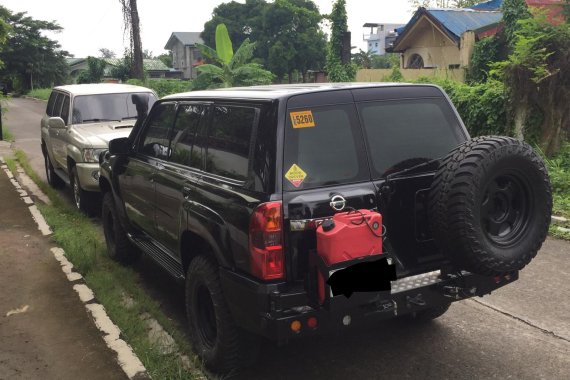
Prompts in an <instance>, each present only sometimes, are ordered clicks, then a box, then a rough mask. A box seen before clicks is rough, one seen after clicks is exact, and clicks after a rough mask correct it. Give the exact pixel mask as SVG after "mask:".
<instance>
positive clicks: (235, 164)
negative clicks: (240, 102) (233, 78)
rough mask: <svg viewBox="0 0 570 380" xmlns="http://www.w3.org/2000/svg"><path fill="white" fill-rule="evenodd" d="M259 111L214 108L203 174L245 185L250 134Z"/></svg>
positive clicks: (222, 107)
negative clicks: (233, 180)
mask: <svg viewBox="0 0 570 380" xmlns="http://www.w3.org/2000/svg"><path fill="white" fill-rule="evenodd" d="M258 113H259V110H258V109H256V108H249V107H236V106H216V107H214V115H213V119H212V125H211V126H210V129H209V131H208V150H207V157H206V170H208V171H209V172H210V173H213V174H218V175H221V176H224V177H228V178H232V179H236V180H240V181H245V180H247V178H248V171H249V157H250V152H249V151H250V146H251V145H250V142H251V131H252V129H253V126H254V124H255V122H256V120H257V115H258Z"/></svg>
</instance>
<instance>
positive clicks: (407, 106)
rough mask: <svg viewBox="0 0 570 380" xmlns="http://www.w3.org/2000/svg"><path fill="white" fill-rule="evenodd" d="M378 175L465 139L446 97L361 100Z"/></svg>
mask: <svg viewBox="0 0 570 380" xmlns="http://www.w3.org/2000/svg"><path fill="white" fill-rule="evenodd" d="M358 111H359V114H360V117H361V120H362V124H363V126H364V134H365V140H366V143H367V148H368V151H369V152H370V160H371V171H372V176H373V177H374V178H380V177H384V176H386V175H388V174H390V173H391V172H395V171H399V170H401V169H405V168H408V167H411V166H414V165H417V164H420V163H422V162H425V161H428V160H430V159H434V158H438V157H441V156H444V155H445V154H447V153H448V152H449V151H450V150H452V149H453V148H455V147H456V146H457V145H459V144H460V143H462V142H463V141H464V140H465V136H463V134H462V133H461V127H460V125H459V121H458V120H457V117H456V116H455V114H454V113H453V111H452V109H451V107H450V106H449V104H448V102H447V101H446V100H445V99H443V98H439V99H437V98H428V99H413V100H397V101H380V102H366V103H360V104H358Z"/></svg>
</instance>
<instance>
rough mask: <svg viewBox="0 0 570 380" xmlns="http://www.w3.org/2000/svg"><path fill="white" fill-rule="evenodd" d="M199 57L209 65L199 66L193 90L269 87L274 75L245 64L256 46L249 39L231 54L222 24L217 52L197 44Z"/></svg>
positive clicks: (255, 65)
mask: <svg viewBox="0 0 570 380" xmlns="http://www.w3.org/2000/svg"><path fill="white" fill-rule="evenodd" d="M196 46H197V47H198V49H199V50H200V52H201V53H202V55H203V56H204V57H205V58H206V59H208V60H209V61H210V62H212V63H207V64H203V65H200V66H198V72H199V75H198V77H197V78H196V79H195V80H194V82H193V83H192V89H193V90H200V89H205V88H218V87H233V86H251V85H256V84H269V83H271V81H272V80H273V74H271V73H270V72H269V71H267V70H264V69H263V68H262V66H261V65H259V64H257V63H248V62H249V61H250V60H251V58H252V57H253V51H254V49H255V43H251V42H249V39H246V40H245V41H243V43H242V44H241V46H240V47H239V48H238V49H237V50H236V52H235V54H234V52H233V47H232V41H231V40H230V37H229V34H228V29H227V28H226V26H225V25H224V24H220V25H218V27H217V28H216V49H215V50H214V49H212V48H210V47H208V46H206V45H203V44H196Z"/></svg>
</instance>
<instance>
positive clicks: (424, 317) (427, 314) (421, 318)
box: [404, 303, 451, 323]
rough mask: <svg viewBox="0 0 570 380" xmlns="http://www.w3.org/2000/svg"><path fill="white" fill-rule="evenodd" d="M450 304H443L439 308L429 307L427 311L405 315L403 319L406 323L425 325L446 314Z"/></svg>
mask: <svg viewBox="0 0 570 380" xmlns="http://www.w3.org/2000/svg"><path fill="white" fill-rule="evenodd" d="M450 306H451V304H450V303H447V304H443V305H440V306H435V307H430V308H429V309H424V310H420V311H417V312H415V313H412V314H406V315H405V316H404V317H405V318H406V320H407V321H412V322H415V323H426V322H430V321H433V320H434V319H436V318H439V317H441V316H442V315H443V314H445V313H447V311H448V310H449V307H450Z"/></svg>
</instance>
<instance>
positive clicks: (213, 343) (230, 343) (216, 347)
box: [186, 256, 259, 374]
mask: <svg viewBox="0 0 570 380" xmlns="http://www.w3.org/2000/svg"><path fill="white" fill-rule="evenodd" d="M186 313H187V316H188V323H189V325H190V341H191V344H192V348H193V349H194V351H195V352H196V354H197V355H198V356H199V357H200V358H201V359H202V360H203V361H204V364H205V365H206V367H208V368H209V369H210V370H211V371H213V372H216V373H221V374H226V373H228V372H231V371H233V370H236V369H238V368H240V367H243V366H245V365H249V364H251V363H253V362H254V361H255V358H256V356H257V349H258V347H259V345H258V342H257V340H256V339H255V338H254V337H253V336H252V335H250V334H249V333H246V332H244V331H243V330H241V329H240V328H238V327H237V326H236V324H235V322H234V320H233V317H232V315H231V313H230V310H229V308H228V306H227V304H226V300H225V298H224V295H223V293H222V288H221V285H220V279H219V274H218V267H217V265H216V264H215V263H214V262H213V261H212V260H210V259H209V258H207V257H205V256H198V257H196V258H195V259H194V260H192V262H191V263H190V266H189V267H188V272H187V276H186Z"/></svg>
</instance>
